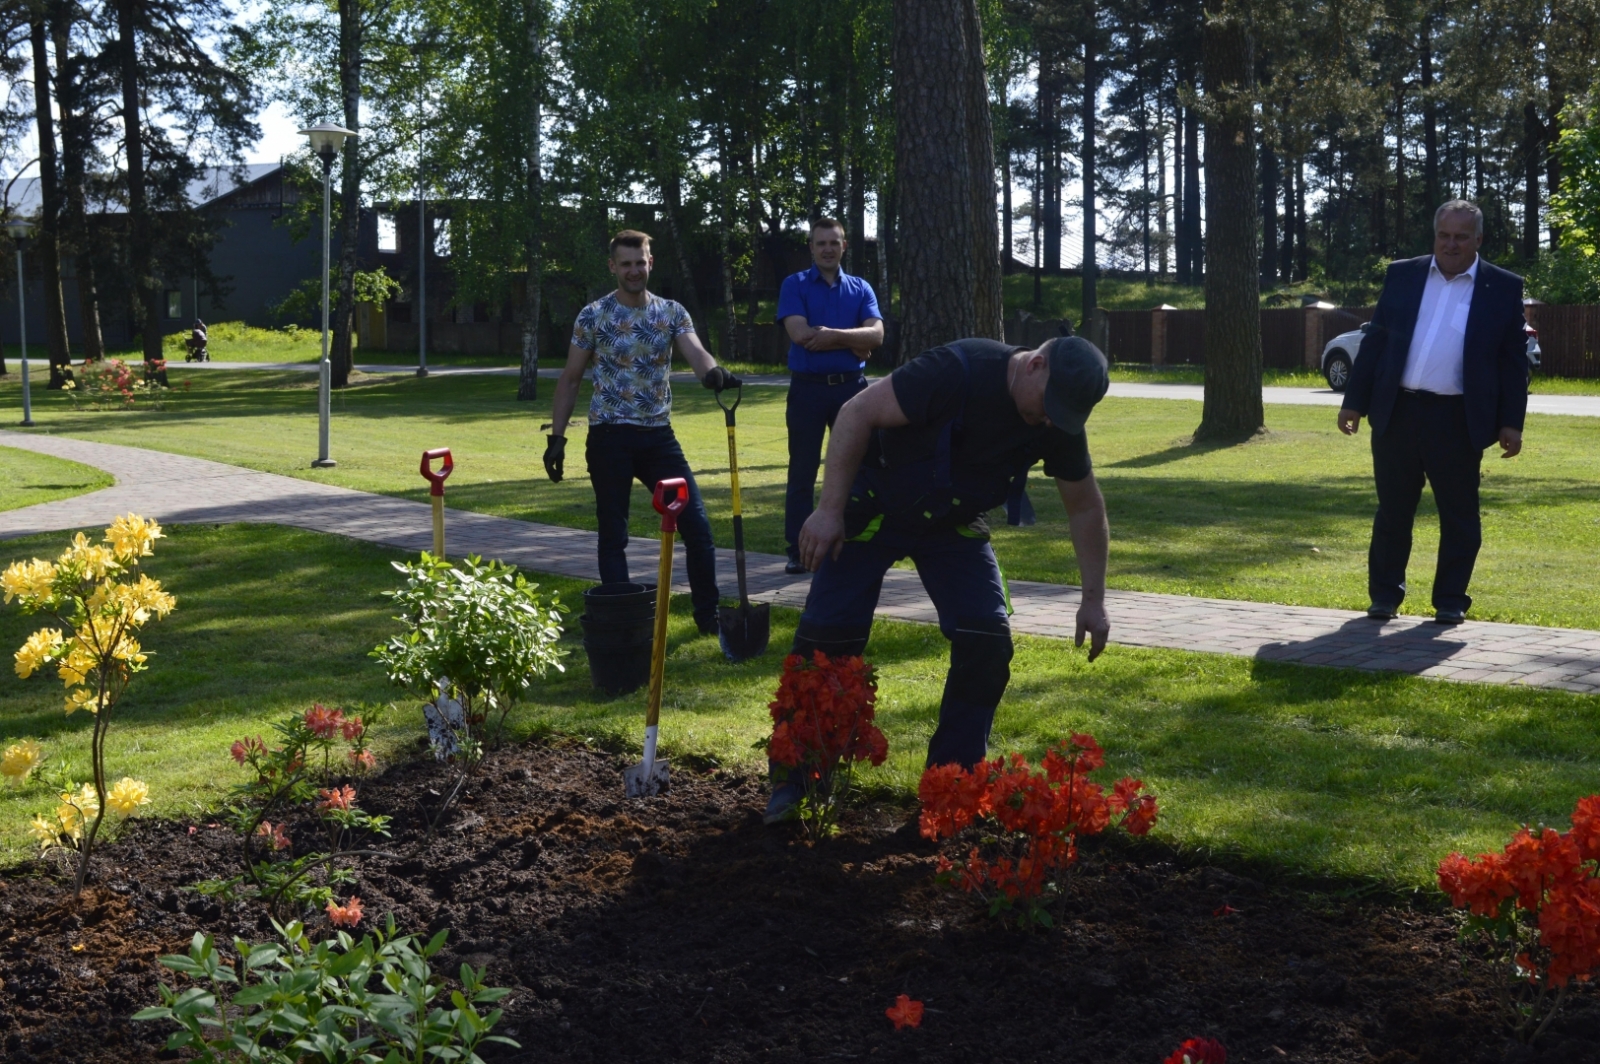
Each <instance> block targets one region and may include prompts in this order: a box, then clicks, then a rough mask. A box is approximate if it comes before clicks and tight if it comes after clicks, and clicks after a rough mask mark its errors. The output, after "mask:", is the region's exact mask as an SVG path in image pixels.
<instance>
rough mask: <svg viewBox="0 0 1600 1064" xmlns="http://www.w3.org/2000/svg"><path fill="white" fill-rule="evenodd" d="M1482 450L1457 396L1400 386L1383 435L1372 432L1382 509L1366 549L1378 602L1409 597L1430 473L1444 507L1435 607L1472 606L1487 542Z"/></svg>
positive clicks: (1462, 608) (1385, 603)
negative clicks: (1415, 534) (1475, 574)
mask: <svg viewBox="0 0 1600 1064" xmlns="http://www.w3.org/2000/svg"><path fill="white" fill-rule="evenodd" d="M1482 461H1483V452H1482V451H1481V450H1479V449H1478V448H1476V447H1474V446H1472V441H1471V439H1470V438H1469V437H1468V434H1467V414H1466V407H1465V405H1464V404H1463V402H1462V399H1461V397H1460V396H1459V395H1429V394H1426V393H1412V392H1401V393H1400V396H1399V398H1398V399H1397V400H1396V402H1395V407H1394V415H1393V416H1392V417H1391V418H1390V419H1389V427H1388V428H1386V429H1385V430H1384V432H1383V434H1382V435H1381V436H1373V437H1372V472H1373V478H1374V480H1376V481H1377V487H1378V515H1377V517H1375V518H1374V519H1373V522H1372V546H1371V548H1370V549H1369V550H1368V552H1367V591H1368V593H1369V594H1370V595H1371V596H1372V601H1373V602H1374V603H1376V604H1378V605H1380V606H1398V605H1399V604H1400V602H1401V601H1402V600H1404V599H1405V597H1406V563H1407V562H1408V561H1409V560H1410V558H1411V526H1412V522H1413V520H1414V519H1415V517H1416V514H1417V503H1418V502H1419V501H1420V500H1421V498H1422V483H1423V481H1424V479H1426V481H1427V482H1428V484H1429V485H1430V486H1431V487H1432V488H1433V500H1434V503H1435V504H1436V505H1437V506H1438V508H1439V561H1438V567H1437V568H1436V569H1435V571H1434V577H1433V608H1434V609H1435V610H1459V611H1461V612H1462V613H1465V612H1466V611H1467V608H1468V607H1469V606H1471V605H1472V596H1470V595H1468V594H1467V584H1468V583H1469V582H1470V581H1471V580H1472V567H1473V565H1474V563H1476V561H1477V559H1478V547H1479V546H1480V545H1481V544H1482V543H1483V527H1482V522H1481V521H1480V519H1479V515H1478V477H1479V466H1480V464H1481V463H1482Z"/></svg>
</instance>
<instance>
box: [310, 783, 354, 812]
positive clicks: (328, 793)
mask: <svg viewBox="0 0 1600 1064" xmlns="http://www.w3.org/2000/svg"><path fill="white" fill-rule="evenodd" d="M317 796H318V797H320V798H321V799H322V801H320V802H318V803H317V810H318V811H319V812H323V813H326V812H328V811H329V810H332V809H349V808H350V807H351V806H353V805H355V804H356V789H355V788H354V787H352V786H350V785H349V784H348V783H347V784H345V785H344V786H343V787H333V788H331V789H329V790H325V791H318V792H317Z"/></svg>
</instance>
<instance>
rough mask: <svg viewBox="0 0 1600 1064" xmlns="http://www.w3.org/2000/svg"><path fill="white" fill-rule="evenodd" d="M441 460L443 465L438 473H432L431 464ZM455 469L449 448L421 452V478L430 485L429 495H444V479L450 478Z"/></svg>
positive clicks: (436, 448)
mask: <svg viewBox="0 0 1600 1064" xmlns="http://www.w3.org/2000/svg"><path fill="white" fill-rule="evenodd" d="M441 458H442V459H444V465H442V466H440V467H439V471H438V472H437V473H435V472H434V471H433V463H434V462H435V461H437V460H439V459H441ZM455 467H456V463H455V460H454V459H452V458H451V457H450V448H448V447H435V448H434V449H433V450H431V451H423V452H422V477H423V479H424V480H426V481H427V482H428V483H429V484H431V485H432V487H430V488H429V489H428V494H429V495H441V496H442V495H443V494H444V482H445V478H447V477H449V476H450V473H451V472H452V471H453V470H454V469H455Z"/></svg>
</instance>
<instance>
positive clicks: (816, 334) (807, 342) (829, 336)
mask: <svg viewBox="0 0 1600 1064" xmlns="http://www.w3.org/2000/svg"><path fill="white" fill-rule="evenodd" d="M837 333H838V330H837V329H829V328H826V327H823V328H815V329H812V330H811V335H810V336H808V337H806V338H805V339H804V340H802V341H800V346H801V347H803V348H805V349H806V350H807V351H832V350H834V349H835V348H838V347H843V346H844V345H843V344H841V343H840V342H839V337H838V335H837Z"/></svg>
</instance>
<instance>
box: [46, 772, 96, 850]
mask: <svg viewBox="0 0 1600 1064" xmlns="http://www.w3.org/2000/svg"><path fill="white" fill-rule="evenodd" d="M99 813H100V799H99V798H98V797H96V796H95V793H94V784H92V783H85V784H84V785H83V786H82V787H80V788H79V789H78V793H77V794H73V793H72V792H71V791H62V792H61V804H60V805H58V806H56V819H57V820H59V821H60V822H61V834H63V835H65V836H67V837H68V838H71V839H81V838H82V837H83V825H84V824H85V823H87V822H88V821H90V820H92V819H94V818H95V817H96V816H98V815H99Z"/></svg>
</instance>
